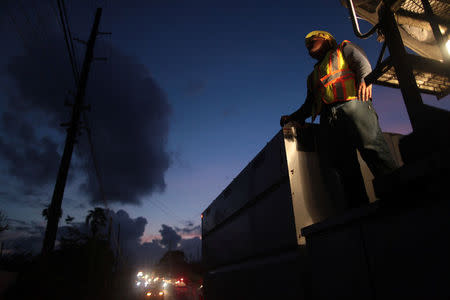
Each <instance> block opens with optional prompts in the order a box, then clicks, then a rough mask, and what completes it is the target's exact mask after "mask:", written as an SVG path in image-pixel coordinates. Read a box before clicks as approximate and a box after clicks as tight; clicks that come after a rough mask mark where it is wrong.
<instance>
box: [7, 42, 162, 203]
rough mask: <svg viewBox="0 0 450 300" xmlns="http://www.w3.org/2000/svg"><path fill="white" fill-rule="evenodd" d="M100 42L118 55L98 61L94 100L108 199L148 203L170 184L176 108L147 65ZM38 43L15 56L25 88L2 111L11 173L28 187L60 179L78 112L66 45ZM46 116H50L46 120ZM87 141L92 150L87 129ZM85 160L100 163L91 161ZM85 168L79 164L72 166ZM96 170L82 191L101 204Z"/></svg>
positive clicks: (10, 68)
mask: <svg viewBox="0 0 450 300" xmlns="http://www.w3.org/2000/svg"><path fill="white" fill-rule="evenodd" d="M97 43H98V45H97V46H96V52H97V51H98V52H102V50H105V49H108V53H109V59H110V60H109V62H107V63H103V62H101V63H94V64H93V65H92V70H91V72H90V76H89V81H88V88H87V91H86V102H89V103H91V104H92V110H91V112H89V113H88V118H89V119H90V120H92V121H91V122H89V123H90V124H89V125H90V126H91V129H92V136H93V143H94V149H95V154H96V158H97V161H98V166H99V172H100V175H101V178H102V182H103V185H104V190H105V194H106V199H107V200H108V201H110V202H121V203H134V204H140V202H141V200H140V199H141V197H142V196H144V195H145V196H146V195H151V194H152V193H154V192H161V191H163V190H164V189H165V186H166V184H165V181H164V172H165V171H166V170H167V169H168V167H169V164H170V157H169V154H168V152H167V149H166V148H167V135H168V128H169V126H168V124H169V122H168V120H169V115H170V106H169V104H168V101H167V97H166V95H165V93H164V92H163V91H162V90H161V88H160V87H159V86H158V84H157V83H156V81H155V80H154V79H153V78H152V77H151V75H150V73H149V72H148V70H147V68H146V67H145V66H144V65H142V64H140V63H138V62H137V60H136V59H135V58H133V57H129V56H125V55H124V54H122V53H121V52H120V51H119V50H118V49H115V48H114V47H112V46H111V45H110V44H107V43H105V42H103V41H101V40H98V41H97ZM32 47H33V48H32V49H31V50H32V51H30V52H29V53H28V55H24V56H13V57H11V58H10V60H9V63H8V65H7V70H6V71H7V75H8V76H9V78H10V79H12V80H13V82H14V84H15V87H16V88H17V90H16V91H15V93H14V94H11V95H9V96H8V97H9V103H10V105H8V111H6V112H4V113H3V115H2V128H3V132H4V134H3V135H2V136H0V155H1V157H2V158H3V159H4V160H5V161H7V162H8V164H9V165H8V166H9V169H8V170H9V172H10V174H11V175H13V176H15V177H16V178H18V179H19V180H20V181H21V182H23V183H24V184H25V185H26V186H40V185H43V184H46V183H51V182H53V181H54V180H55V176H56V173H57V168H58V164H59V161H60V156H59V154H58V153H59V152H58V146H60V145H62V144H63V140H62V136H63V133H64V132H62V130H61V129H60V128H59V124H60V123H61V122H67V121H68V120H69V114H70V110H69V108H67V107H64V105H63V98H64V96H65V95H67V92H66V89H67V88H70V87H72V86H73V83H72V81H73V79H72V77H71V76H72V75H71V71H70V66H68V63H67V56H66V50H65V49H64V45H63V44H61V43H58V42H56V40H55V42H51V41H50V42H49V41H45V42H44V41H41V42H40V43H39V41H36V43H34V44H33V46H32ZM42 115H45V118H42V117H40V118H38V116H42ZM45 128H46V129H48V130H53V131H52V132H53V133H47V132H46V131H45ZM48 130H47V131H48ZM55 130H56V132H57V134H56V135H55ZM79 141H80V143H79V144H77V145H76V147H80V149H81V151H82V152H83V153H86V154H88V153H89V148H88V147H87V143H86V134H84V136H82V137H81V138H79ZM60 147H61V146H60ZM85 157H89V156H88V155H85ZM75 161H76V159H75ZM85 164H86V165H87V166H89V167H91V166H92V162H91V161H90V160H87V161H86V162H85ZM72 169H73V167H72ZM83 170H84V169H83V168H78V169H77V168H76V167H75V169H74V170H72V171H71V172H72V174H75V173H78V174H81V173H82V172H83ZM94 174H95V173H94V172H88V174H87V180H86V182H85V183H84V184H83V185H82V191H84V192H86V193H87V194H88V195H89V196H90V199H91V201H92V202H98V201H100V199H101V197H100V195H99V191H98V183H97V178H96V177H95V175H94Z"/></svg>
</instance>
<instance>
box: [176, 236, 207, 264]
mask: <svg viewBox="0 0 450 300" xmlns="http://www.w3.org/2000/svg"><path fill="white" fill-rule="evenodd" d="M179 249H180V250H182V251H183V252H184V255H185V257H186V258H187V260H188V261H200V260H201V257H202V240H201V239H200V238H199V237H194V238H192V239H182V240H181V242H180V247H179Z"/></svg>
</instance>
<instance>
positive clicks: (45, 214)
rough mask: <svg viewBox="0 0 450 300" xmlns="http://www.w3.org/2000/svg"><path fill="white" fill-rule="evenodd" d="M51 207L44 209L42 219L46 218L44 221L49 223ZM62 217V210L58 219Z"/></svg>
mask: <svg viewBox="0 0 450 300" xmlns="http://www.w3.org/2000/svg"><path fill="white" fill-rule="evenodd" d="M49 207H50V205H49V206H47V208H44V209H43V210H42V217H44V219H45V220H46V221H48V214H49V210H50V208H49ZM61 216H62V209H60V210H59V214H58V219H59V218H61Z"/></svg>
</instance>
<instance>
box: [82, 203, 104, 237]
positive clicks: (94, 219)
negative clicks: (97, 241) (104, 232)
mask: <svg viewBox="0 0 450 300" xmlns="http://www.w3.org/2000/svg"><path fill="white" fill-rule="evenodd" d="M86 224H87V225H89V226H90V227H91V232H92V237H94V238H95V237H96V236H97V233H98V230H99V228H100V227H103V226H105V225H106V213H105V210H104V209H103V208H101V207H96V208H94V210H89V212H88V215H87V216H86Z"/></svg>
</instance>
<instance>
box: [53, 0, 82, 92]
mask: <svg viewBox="0 0 450 300" xmlns="http://www.w3.org/2000/svg"><path fill="white" fill-rule="evenodd" d="M57 3H58V11H59V17H60V19H61V25H62V29H63V33H64V40H65V42H66V46H67V52H68V54H69V60H70V65H71V66H72V72H73V77H74V80H75V84H76V85H77V86H78V78H79V75H78V70H77V67H76V65H75V60H74V57H73V53H72V50H71V49H72V48H73V47H71V40H70V39H69V34H68V32H67V31H69V28H66V27H68V25H67V24H66V20H65V18H64V11H63V5H64V2H63V0H59V1H57Z"/></svg>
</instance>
